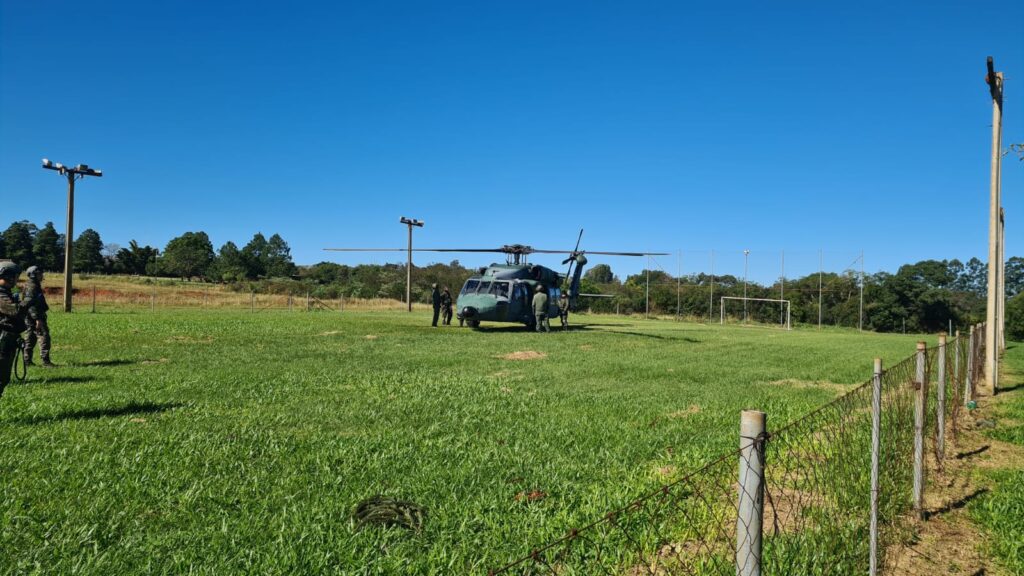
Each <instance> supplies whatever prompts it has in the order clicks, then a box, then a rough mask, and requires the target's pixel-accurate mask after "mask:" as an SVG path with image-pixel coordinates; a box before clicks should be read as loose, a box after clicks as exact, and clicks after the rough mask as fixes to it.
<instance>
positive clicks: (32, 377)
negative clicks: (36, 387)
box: [11, 370, 96, 385]
mask: <svg viewBox="0 0 1024 576" xmlns="http://www.w3.org/2000/svg"><path fill="white" fill-rule="evenodd" d="M95 379H96V377H95V376H48V375H47V373H46V372H43V373H42V375H40V373H39V372H36V371H33V370H30V371H29V379H27V380H25V381H22V380H13V381H11V385H31V384H81V383H84V382H91V381H93V380H95Z"/></svg>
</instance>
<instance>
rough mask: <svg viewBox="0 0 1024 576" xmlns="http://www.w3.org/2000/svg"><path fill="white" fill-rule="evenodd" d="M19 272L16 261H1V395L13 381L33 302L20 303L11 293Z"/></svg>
mask: <svg viewBox="0 0 1024 576" xmlns="http://www.w3.org/2000/svg"><path fill="white" fill-rule="evenodd" d="M19 274H21V268H18V265H17V264H15V263H14V262H11V261H9V260H8V261H3V262H0V396H2V395H3V393H4V388H5V387H6V386H7V385H8V384H10V382H11V370H12V369H13V368H14V359H15V357H17V355H18V338H19V336H20V335H21V333H22V332H24V331H25V328H26V327H25V319H24V318H25V310H26V309H27V308H28V307H29V306H30V305H31V304H32V301H31V300H24V301H22V302H21V303H20V304H19V303H17V301H15V299H14V295H13V294H11V288H12V287H13V286H14V283H15V282H17V281H18V275H19Z"/></svg>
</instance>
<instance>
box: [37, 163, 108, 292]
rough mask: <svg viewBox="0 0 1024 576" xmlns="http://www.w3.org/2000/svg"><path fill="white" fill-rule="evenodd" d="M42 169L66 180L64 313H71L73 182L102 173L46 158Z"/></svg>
mask: <svg viewBox="0 0 1024 576" xmlns="http://www.w3.org/2000/svg"><path fill="white" fill-rule="evenodd" d="M43 168H45V169H47V170H55V171H57V172H58V173H59V174H60V175H61V176H64V177H65V178H67V179H68V229H67V231H66V232H65V233H64V311H65V312H71V300H72V299H73V291H72V289H71V276H72V274H73V272H74V270H73V269H72V265H71V264H72V262H73V260H72V249H73V247H74V229H75V180H77V179H79V178H85V177H86V176H96V177H100V176H103V171H102V170H95V169H93V168H89V166H88V165H86V164H79V165H78V166H75V167H74V168H71V167H70V166H65V165H63V164H61V163H59V162H58V163H56V164H54V163H53V162H50V161H49V160H47V159H46V158H43Z"/></svg>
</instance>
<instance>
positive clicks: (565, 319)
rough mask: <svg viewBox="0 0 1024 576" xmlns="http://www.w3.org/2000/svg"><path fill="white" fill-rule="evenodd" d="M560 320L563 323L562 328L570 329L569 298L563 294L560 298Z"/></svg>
mask: <svg viewBox="0 0 1024 576" xmlns="http://www.w3.org/2000/svg"><path fill="white" fill-rule="evenodd" d="M558 319H559V320H561V321H562V328H563V329H566V330H568V329H569V296H568V295H567V294H566V293H565V292H562V295H561V296H559V298H558Z"/></svg>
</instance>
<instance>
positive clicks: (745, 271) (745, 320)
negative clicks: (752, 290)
mask: <svg viewBox="0 0 1024 576" xmlns="http://www.w3.org/2000/svg"><path fill="white" fill-rule="evenodd" d="M749 257H750V250H744V251H743V323H744V324H746V323H747V260H748V259H749Z"/></svg>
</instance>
